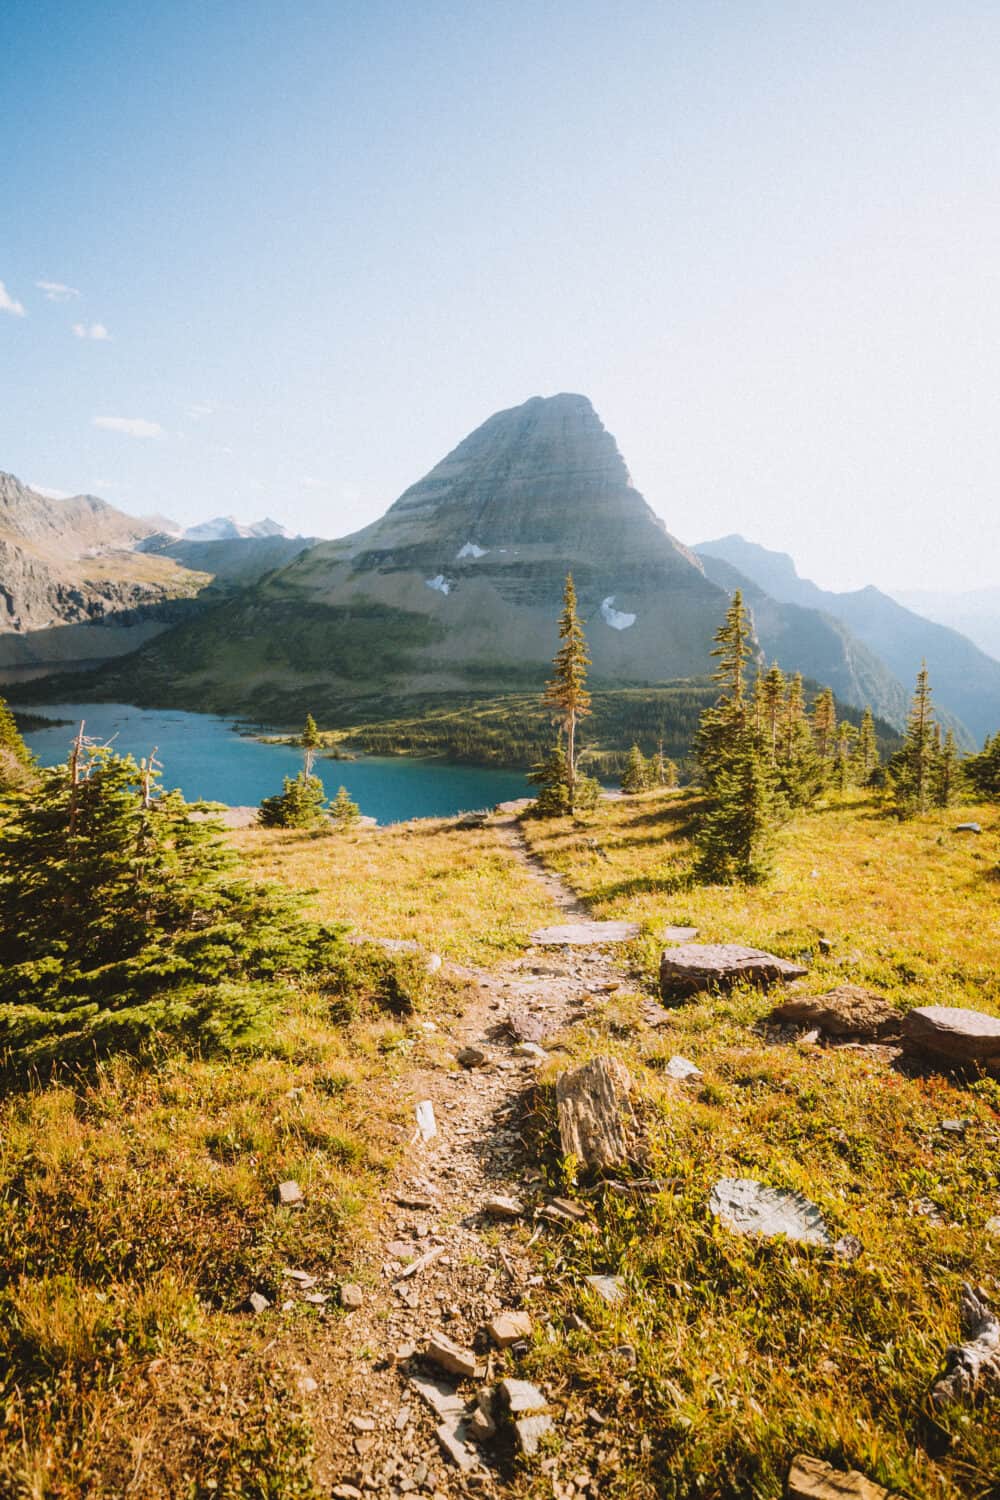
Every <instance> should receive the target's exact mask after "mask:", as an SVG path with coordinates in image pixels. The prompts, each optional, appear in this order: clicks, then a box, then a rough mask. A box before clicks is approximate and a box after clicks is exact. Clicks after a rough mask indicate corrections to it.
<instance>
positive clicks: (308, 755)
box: [299, 714, 323, 776]
mask: <svg viewBox="0 0 1000 1500" xmlns="http://www.w3.org/2000/svg"><path fill="white" fill-rule="evenodd" d="M299 743H300V744H301V746H302V748H303V750H304V751H305V756H304V757H303V765H302V769H303V771H304V772H305V774H306V775H307V776H311V775H312V768H313V763H314V761H315V759H316V751H317V750H318V749H319V747H320V745H321V744H322V743H323V742H322V740H321V739H320V737H319V730H318V729H317V728H316V720H315V719H314V718H313V716H312V714H306V722H305V728H304V729H303V731H302V738H301V740H300V742H299Z"/></svg>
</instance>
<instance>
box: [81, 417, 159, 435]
mask: <svg viewBox="0 0 1000 1500" xmlns="http://www.w3.org/2000/svg"><path fill="white" fill-rule="evenodd" d="M94 426H95V427H103V428H104V430H105V432H124V433H125V434H126V435H127V436H128V437H134V438H161V437H166V435H167V434H166V433H165V432H164V430H163V428H162V427H161V426H160V424H159V422H147V421H146V419H145V418H144V417H95V418H94Z"/></svg>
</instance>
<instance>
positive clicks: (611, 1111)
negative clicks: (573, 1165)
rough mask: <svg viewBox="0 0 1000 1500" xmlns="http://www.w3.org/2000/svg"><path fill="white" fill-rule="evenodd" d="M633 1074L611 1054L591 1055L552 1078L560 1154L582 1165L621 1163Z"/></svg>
mask: <svg viewBox="0 0 1000 1500" xmlns="http://www.w3.org/2000/svg"><path fill="white" fill-rule="evenodd" d="M632 1088H633V1083H632V1076H631V1074H630V1073H629V1071H628V1069H627V1068H626V1067H625V1066H624V1064H623V1063H621V1062H619V1061H618V1059H617V1058H616V1057H595V1058H592V1059H591V1061H590V1062H588V1063H584V1064H583V1066H582V1067H579V1068H574V1069H573V1070H572V1071H571V1072H567V1073H560V1075H559V1077H558V1078H557V1079H556V1113H557V1116H558V1121H559V1140H560V1144H561V1147H562V1154H563V1156H564V1157H573V1158H574V1159H575V1160H576V1161H577V1162H579V1163H580V1165H581V1166H582V1167H584V1168H586V1169H587V1170H594V1169H598V1170H602V1169H605V1168H609V1167H610V1168H615V1167H621V1166H623V1165H624V1164H625V1162H627V1161H628V1159H629V1141H628V1135H627V1133H626V1129H625V1116H626V1114H627V1113H628V1111H629V1107H630V1095H631V1092H632Z"/></svg>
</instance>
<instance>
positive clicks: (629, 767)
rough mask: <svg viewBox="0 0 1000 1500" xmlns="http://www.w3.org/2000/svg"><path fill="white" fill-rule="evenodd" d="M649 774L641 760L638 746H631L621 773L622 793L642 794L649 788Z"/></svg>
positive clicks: (643, 760)
mask: <svg viewBox="0 0 1000 1500" xmlns="http://www.w3.org/2000/svg"><path fill="white" fill-rule="evenodd" d="M651 784H652V783H651V779H650V772H649V767H648V766H647V765H646V762H645V759H644V758H643V754H642V751H641V750H640V749H639V746H638V745H633V746H632V748H631V750H630V751H629V753H628V760H627V761H626V763H625V770H624V772H623V773H622V791H623V792H626V793H634V792H644V791H645V790H646V788H647V787H648V786H650V785H651Z"/></svg>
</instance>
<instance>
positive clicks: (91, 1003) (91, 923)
mask: <svg viewBox="0 0 1000 1500" xmlns="http://www.w3.org/2000/svg"><path fill="white" fill-rule="evenodd" d="M75 759H76V765H75V769H74V764H73V760H71V763H70V765H68V766H57V767H54V768H50V769H46V770H43V771H41V772H40V773H39V776H38V781H37V784H36V786H34V787H33V788H32V789H31V790H30V792H27V791H19V792H16V793H12V794H9V795H8V796H7V797H6V798H5V799H4V802H3V807H2V816H0V1051H2V1052H3V1054H4V1062H5V1064H6V1066H7V1068H8V1069H12V1070H15V1071H22V1070H23V1069H24V1068H25V1067H26V1066H27V1065H28V1064H30V1063H43V1062H47V1061H49V1060H52V1059H56V1058H60V1059H63V1058H70V1057H74V1058H81V1057H88V1056H89V1057H92V1056H94V1055H95V1054H96V1053H99V1052H103V1051H107V1050H109V1049H113V1048H119V1047H129V1048H135V1047H138V1046H140V1045H142V1044H143V1043H144V1042H147V1041H150V1040H152V1039H154V1038H157V1037H162V1036H167V1035H172V1036H174V1037H184V1038H187V1039H189V1040H190V1041H191V1042H192V1043H193V1044H195V1045H197V1046H199V1047H201V1048H208V1049H212V1048H214V1047H232V1046H236V1045H243V1044H248V1043H253V1042H259V1041H260V1040H261V1039H262V1037H263V1036H264V1035H265V1034H266V1031H267V1028H268V1022H269V1019H270V1018H271V1017H272V1016H273V1012H274V1006H275V1004H276V1002H277V1000H278V999H279V997H280V994H281V982H282V981H284V980H287V979H289V978H292V977H296V976H303V975H314V976H322V974H323V972H324V971H325V970H327V969H328V968H329V967H330V966H331V964H333V963H334V962H337V961H339V958H340V955H341V951H342V948H343V942H342V937H341V934H340V932H339V930H338V929H335V928H332V927H327V926H321V925H318V924H316V923H313V922H308V921H306V920H305V919H304V918H303V916H302V914H301V906H302V900H303V898H302V897H300V896H294V895H292V894H290V893H289V892H287V891H284V890H282V889H281V888H280V887H277V886H271V885H263V884H258V883H255V882H251V881H247V880H244V879H241V878H239V876H238V875H237V874H236V863H237V856H236V854H235V852H234V851H233V850H232V849H231V848H230V846H229V845H228V844H227V843H226V842H225V841H224V839H223V838H221V837H220V835H221V832H222V830H221V827H220V825H219V824H218V823H216V822H213V821H212V819H211V817H210V813H211V805H210V804H204V803H196V804H188V803H185V802H184V800H183V799H182V797H181V796H180V793H178V792H167V793H165V794H163V795H159V794H158V791H157V787H156V781H157V772H156V770H155V768H154V767H152V766H149V765H147V766H145V767H144V768H143V767H140V766H138V765H137V764H136V762H135V761H134V760H132V758H131V757H128V756H126V757H122V756H118V755H115V754H114V753H113V752H112V751H111V750H110V749H108V748H106V747H99V748H95V747H91V746H87V745H85V744H82V743H79V742H78V745H77V747H76V756H75ZM192 814H194V816H192Z"/></svg>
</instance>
